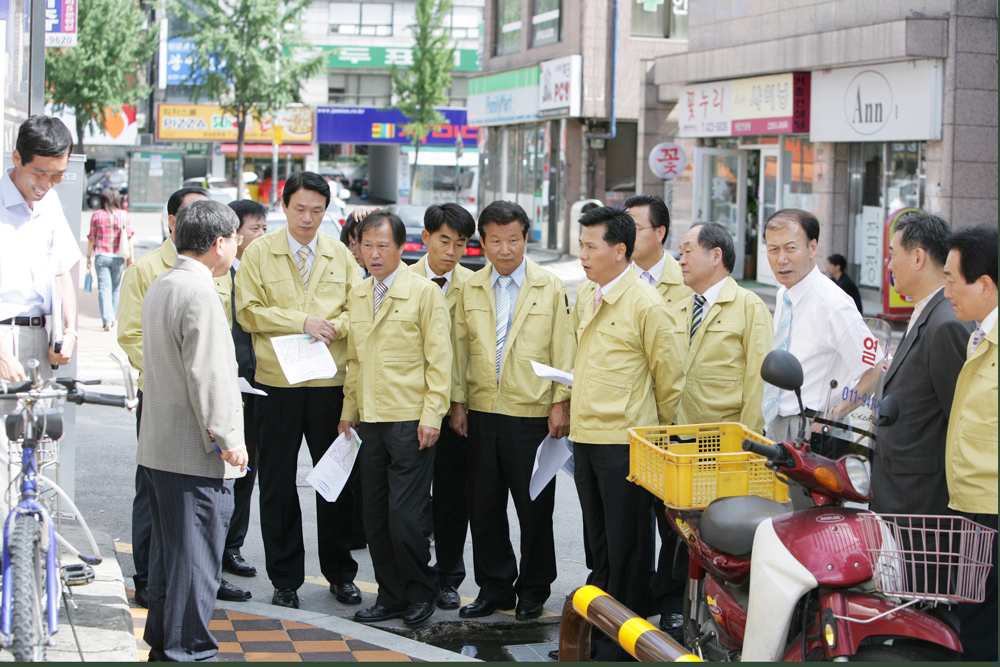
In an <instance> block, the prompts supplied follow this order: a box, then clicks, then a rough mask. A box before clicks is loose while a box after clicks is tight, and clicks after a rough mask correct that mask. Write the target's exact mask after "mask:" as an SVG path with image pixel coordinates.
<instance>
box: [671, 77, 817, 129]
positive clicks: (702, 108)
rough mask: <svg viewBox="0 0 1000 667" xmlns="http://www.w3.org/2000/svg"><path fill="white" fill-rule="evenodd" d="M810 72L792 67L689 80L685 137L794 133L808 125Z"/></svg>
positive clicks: (683, 103) (683, 106)
mask: <svg viewBox="0 0 1000 667" xmlns="http://www.w3.org/2000/svg"><path fill="white" fill-rule="evenodd" d="M810 81H811V75H810V73H809V72H787V73H785V74H774V75H770V76H755V77H750V78H747V79H733V80H731V81H713V82H710V83H699V84H695V85H691V86H685V87H684V88H682V89H681V94H680V99H679V102H678V106H679V108H680V122H679V126H678V132H677V134H678V136H681V137H732V136H739V135H747V134H754V135H774V134H795V133H804V132H808V131H809V120H810V116H809V107H810Z"/></svg>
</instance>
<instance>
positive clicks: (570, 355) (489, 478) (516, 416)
mask: <svg viewBox="0 0 1000 667" xmlns="http://www.w3.org/2000/svg"><path fill="white" fill-rule="evenodd" d="M529 230H530V223H529V222H528V215H527V214H526V213H525V212H524V209H522V208H521V207H520V206H518V205H517V204H515V203H513V202H508V201H496V202H493V203H492V204H490V205H489V206H487V207H486V208H484V209H483V212H482V213H481V214H480V216H479V238H480V239H481V241H482V244H483V248H485V250H486V256H487V258H488V259H489V260H490V265H488V266H486V268H484V269H481V270H480V271H478V272H476V273H475V274H474V275H473V276H472V277H471V278H469V279H468V280H467V281H466V283H465V287H464V288H463V289H462V293H461V295H460V298H459V301H458V303H457V304H456V307H455V316H454V317H455V321H454V326H453V338H454V344H455V369H454V377H453V379H452V385H453V388H452V396H451V400H452V418H451V423H452V427H453V428H454V429H455V431H456V432H457V433H459V434H460V435H466V434H467V436H468V453H467V457H468V458H467V460H468V471H469V490H470V495H471V497H470V505H469V507H470V513H469V516H470V525H471V528H472V547H473V562H474V565H475V574H476V583H477V584H478V585H479V594H478V595H476V599H475V601H474V602H473V603H472V604H469V605H466V606H465V607H463V608H462V609H461V610H460V611H459V615H460V616H461V617H462V618H479V617H482V616H488V615H490V614H492V613H493V612H494V611H496V610H497V609H510V608H511V607H515V598H516V607H515V612H514V618H516V619H517V620H528V619H532V618H537V617H539V616H541V615H542V611H543V609H542V605H543V604H544V603H545V601H546V600H547V599H548V597H549V594H550V593H551V584H552V582H553V581H554V580H555V578H556V555H555V543H554V538H553V532H552V510H553V508H554V506H555V480H553V481H552V482H550V483H549V484H548V486H546V488H545V489H543V490H542V492H541V493H540V494H539V495H538V496H537V497H536V498H535V499H534V500H532V499H531V496H530V493H529V488H528V487H529V484H530V482H531V472H532V467H533V465H534V461H535V452H536V450H537V449H538V446H539V445H540V444H541V443H542V440H544V439H545V436H547V435H552V436H553V437H555V438H562V437H564V436H565V435H566V434H567V433H569V397H570V388H569V387H567V386H566V385H563V384H557V383H554V382H551V381H549V380H545V379H544V378H540V377H538V376H537V375H536V374H535V373H534V371H533V370H532V366H531V362H532V361H537V362H539V363H542V364H545V365H548V366H553V367H555V368H558V369H560V370H563V371H569V370H570V369H571V368H573V363H574V357H575V355H576V340H575V339H574V337H573V327H572V320H571V315H570V308H569V300H568V298H567V296H566V288H565V287H564V286H563V283H562V281H561V280H559V279H558V278H556V277H555V276H554V275H552V274H551V273H549V272H548V271H545V270H544V269H542V268H540V267H539V266H538V265H537V264H535V263H534V262H532V261H531V260H530V259H528V258H526V257H525V256H524V251H525V246H526V244H527V240H528V232H529ZM466 405H468V410H469V412H468V416H467V415H466V407H465V406H466ZM508 493H509V494H510V497H511V498H512V499H513V501H514V508H515V509H516V510H517V517H518V522H519V523H520V528H521V559H520V568H519V567H518V561H517V559H516V558H515V556H514V550H513V547H512V546H511V541H510V529H509V526H508V523H507V497H508Z"/></svg>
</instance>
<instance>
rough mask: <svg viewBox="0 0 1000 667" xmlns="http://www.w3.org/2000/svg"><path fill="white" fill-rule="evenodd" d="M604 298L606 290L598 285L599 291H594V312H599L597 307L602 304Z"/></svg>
mask: <svg viewBox="0 0 1000 667" xmlns="http://www.w3.org/2000/svg"><path fill="white" fill-rule="evenodd" d="M603 298H604V292H602V291H601V288H600V287H598V288H597V291H596V292H595V293H594V312H595V313H596V312H597V307H598V306H600V305H601V299H603Z"/></svg>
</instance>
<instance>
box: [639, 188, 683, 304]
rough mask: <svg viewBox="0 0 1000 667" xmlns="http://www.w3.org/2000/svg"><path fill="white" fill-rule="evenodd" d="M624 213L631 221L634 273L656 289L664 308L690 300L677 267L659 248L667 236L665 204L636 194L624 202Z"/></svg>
mask: <svg viewBox="0 0 1000 667" xmlns="http://www.w3.org/2000/svg"><path fill="white" fill-rule="evenodd" d="M625 212H626V213H628V214H629V217H631V218H632V219H633V220H635V250H634V251H633V253H632V269H633V270H634V271H635V274H636V275H637V276H639V277H640V278H642V279H643V280H645V281H646V282H647V283H649V284H650V285H652V286H653V287H655V288H656V291H657V292H659V293H660V295H661V296H662V297H663V300H664V301H666V302H667V307H668V308H672V307H673V306H674V305H675V304H678V303H680V302H681V301H683V300H684V299H686V298H688V297H690V296H691V288H690V287H688V286H687V285H685V284H684V278H683V276H682V275H681V267H680V265H679V264H678V263H677V260H676V259H674V258H673V257H671V256H670V253H668V252H666V251H665V250H664V249H663V245H664V244H665V243H666V242H667V237H668V236H669V235H670V211H669V210H668V209H667V205H666V204H664V203H663V200H662V199H660V198H659V197H657V196H656V195H647V194H638V195H632V196H631V197H629V198H628V199H626V200H625Z"/></svg>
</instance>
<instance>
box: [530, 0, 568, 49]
mask: <svg viewBox="0 0 1000 667" xmlns="http://www.w3.org/2000/svg"><path fill="white" fill-rule="evenodd" d="M560 4H561V0H534V8H533V9H534V11H533V12H532V16H531V45H532V46H545V45H546V44H555V43H556V42H558V41H559V39H560V30H559V27H560V26H559V23H560V21H559V14H560V12H559V5H560Z"/></svg>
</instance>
